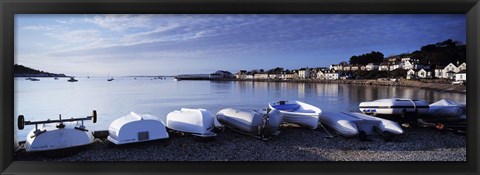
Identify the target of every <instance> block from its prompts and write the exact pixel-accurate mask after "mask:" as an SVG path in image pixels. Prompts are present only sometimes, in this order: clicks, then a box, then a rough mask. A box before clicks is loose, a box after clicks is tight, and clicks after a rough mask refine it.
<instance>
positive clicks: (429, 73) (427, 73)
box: [417, 68, 432, 78]
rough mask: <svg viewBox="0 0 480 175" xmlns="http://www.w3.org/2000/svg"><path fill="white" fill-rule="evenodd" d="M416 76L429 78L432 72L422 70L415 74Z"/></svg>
mask: <svg viewBox="0 0 480 175" xmlns="http://www.w3.org/2000/svg"><path fill="white" fill-rule="evenodd" d="M417 76H418V77H419V78H431V77H432V72H431V71H428V70H425V69H423V68H422V69H420V70H419V71H418V72H417Z"/></svg>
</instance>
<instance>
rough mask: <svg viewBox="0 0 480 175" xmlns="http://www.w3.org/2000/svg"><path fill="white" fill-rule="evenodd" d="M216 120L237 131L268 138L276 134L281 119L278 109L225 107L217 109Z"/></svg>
mask: <svg viewBox="0 0 480 175" xmlns="http://www.w3.org/2000/svg"><path fill="white" fill-rule="evenodd" d="M216 118H217V120H218V121H219V122H220V124H222V125H223V126H226V127H228V128H231V129H233V130H235V131H237V132H240V133H244V134H248V135H252V136H256V137H261V138H263V139H268V137H270V135H278V133H279V131H278V129H279V128H280V125H281V124H282V122H283V119H282V117H281V115H280V113H279V111H278V110H271V111H267V113H261V112H258V111H255V110H241V109H234V108H226V109H222V110H220V111H218V113H217V115H216Z"/></svg>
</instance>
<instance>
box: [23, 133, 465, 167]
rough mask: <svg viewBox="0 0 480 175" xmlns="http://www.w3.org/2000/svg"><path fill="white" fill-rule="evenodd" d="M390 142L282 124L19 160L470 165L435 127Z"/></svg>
mask: <svg viewBox="0 0 480 175" xmlns="http://www.w3.org/2000/svg"><path fill="white" fill-rule="evenodd" d="M403 129H404V131H405V133H404V134H403V135H400V136H397V137H395V138H394V139H393V140H392V141H388V142H387V141H384V140H383V139H382V138H381V137H380V136H378V135H373V136H369V141H360V140H359V139H357V138H345V137H342V136H339V135H334V137H333V138H328V137H327V136H328V135H327V133H326V132H325V131H324V130H323V129H322V128H318V129H316V130H310V129H306V128H302V127H299V126H297V125H293V124H289V125H287V124H284V125H283V126H282V128H281V131H282V132H281V133H280V134H279V135H278V136H276V137H274V138H273V139H270V140H267V141H263V140H261V139H257V138H254V137H251V136H247V135H243V134H239V133H236V132H234V131H231V130H228V129H226V130H225V131H223V132H222V133H219V134H218V136H217V137H215V139H214V140H211V141H198V140H194V139H193V137H192V136H191V135H183V134H179V133H170V138H169V139H165V140H159V141H150V142H145V143H136V144H129V145H122V146H115V145H112V144H111V143H108V141H105V140H100V139H96V140H95V143H93V144H92V145H90V146H88V147H86V148H83V149H81V150H78V151H76V152H73V153H72V152H69V155H68V156H65V155H61V156H58V155H55V156H52V155H51V153H46V154H38V153H37V154H32V153H26V152H24V151H23V152H18V153H17V154H16V155H15V157H14V159H15V160H21V161H23V160H26V161H29V160H32V161H466V137H465V136H464V135H460V134H456V133H453V132H445V131H438V130H436V129H434V128H417V127H409V128H403Z"/></svg>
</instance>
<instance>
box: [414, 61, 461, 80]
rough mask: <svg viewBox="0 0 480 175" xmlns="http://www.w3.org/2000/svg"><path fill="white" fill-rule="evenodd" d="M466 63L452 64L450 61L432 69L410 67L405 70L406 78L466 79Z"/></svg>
mask: <svg viewBox="0 0 480 175" xmlns="http://www.w3.org/2000/svg"><path fill="white" fill-rule="evenodd" d="M466 75H467V64H466V63H461V64H460V63H459V62H457V64H453V63H450V64H448V65H447V66H435V68H434V69H424V68H422V69H410V70H408V72H407V77H406V78H407V79H414V78H421V79H426V78H439V79H449V80H456V81H466V80H467V77H466Z"/></svg>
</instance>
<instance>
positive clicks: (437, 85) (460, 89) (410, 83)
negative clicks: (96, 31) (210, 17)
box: [181, 78, 467, 94]
mask: <svg viewBox="0 0 480 175" xmlns="http://www.w3.org/2000/svg"><path fill="white" fill-rule="evenodd" d="M202 80H209V81H247V82H286V83H322V84H354V85H366V86H397V87H414V88H421V89H427V90H435V91H440V92H453V93H463V94H465V93H467V90H466V85H452V84H450V83H449V82H447V81H445V80H440V79H437V80H425V81H415V80H405V79H399V80H398V81H390V80H374V79H373V80H315V79H306V80H301V79H298V80H281V79H204V78H202V79H181V81H202Z"/></svg>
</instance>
